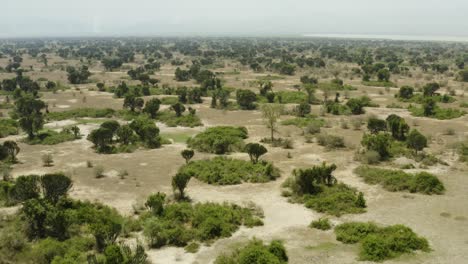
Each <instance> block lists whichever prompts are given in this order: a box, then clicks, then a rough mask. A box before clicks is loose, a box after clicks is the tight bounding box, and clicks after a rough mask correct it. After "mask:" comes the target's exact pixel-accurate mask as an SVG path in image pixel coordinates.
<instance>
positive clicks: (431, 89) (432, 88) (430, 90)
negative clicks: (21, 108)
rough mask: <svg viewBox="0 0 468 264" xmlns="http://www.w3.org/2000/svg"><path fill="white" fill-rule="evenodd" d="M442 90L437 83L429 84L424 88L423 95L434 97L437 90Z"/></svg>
mask: <svg viewBox="0 0 468 264" xmlns="http://www.w3.org/2000/svg"><path fill="white" fill-rule="evenodd" d="M439 89H440V85H439V84H438V83H436V82H433V83H428V84H426V85H424V87H423V95H424V96H426V97H429V96H433V95H434V94H435V92H436V91H437V90H439Z"/></svg>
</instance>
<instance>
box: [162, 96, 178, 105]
mask: <svg viewBox="0 0 468 264" xmlns="http://www.w3.org/2000/svg"><path fill="white" fill-rule="evenodd" d="M178 102H179V98H178V97H177V96H171V97H162V98H161V104H163V105H173V104H177V103H178Z"/></svg>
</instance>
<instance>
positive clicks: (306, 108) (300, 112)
mask: <svg viewBox="0 0 468 264" xmlns="http://www.w3.org/2000/svg"><path fill="white" fill-rule="evenodd" d="M310 112H311V107H310V104H308V103H300V104H299V105H298V106H296V115H297V116H299V117H304V116H306V115H308V114H310Z"/></svg>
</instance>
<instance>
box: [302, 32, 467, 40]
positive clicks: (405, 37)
mask: <svg viewBox="0 0 468 264" xmlns="http://www.w3.org/2000/svg"><path fill="white" fill-rule="evenodd" d="M303 36H304V37H321V38H346V39H388V40H423V41H456V42H468V36H466V37H463V36H416V35H359V34H304V35H303Z"/></svg>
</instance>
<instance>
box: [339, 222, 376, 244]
mask: <svg viewBox="0 0 468 264" xmlns="http://www.w3.org/2000/svg"><path fill="white" fill-rule="evenodd" d="M378 229H379V228H378V227H377V225H376V224H374V223H370V222H369V223H361V222H350V223H344V224H341V225H338V226H336V227H335V234H336V240H338V241H341V242H343V243H345V244H354V243H357V242H359V241H361V240H362V239H364V238H365V237H366V236H368V235H369V234H374V233H376V232H377V231H378Z"/></svg>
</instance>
